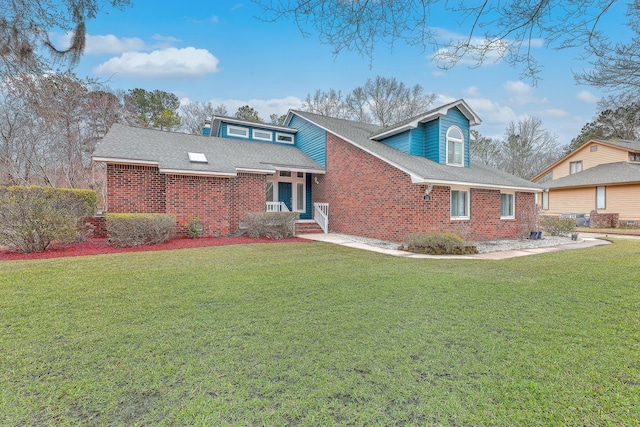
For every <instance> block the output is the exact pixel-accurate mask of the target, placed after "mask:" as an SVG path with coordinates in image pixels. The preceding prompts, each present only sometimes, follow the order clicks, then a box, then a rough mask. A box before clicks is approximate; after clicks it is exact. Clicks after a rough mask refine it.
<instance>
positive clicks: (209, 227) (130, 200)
mask: <svg viewBox="0 0 640 427" xmlns="http://www.w3.org/2000/svg"><path fill="white" fill-rule="evenodd" d="M107 183H108V184H107V209H108V211H109V212H132V213H133V212H140V213H142V212H161V213H170V214H174V215H175V216H176V234H177V235H179V236H185V235H186V234H187V233H186V230H185V228H184V225H185V224H186V223H187V221H189V220H190V219H191V218H194V217H198V218H200V220H201V221H202V223H203V224H204V235H205V236H225V235H228V234H231V233H234V232H236V231H237V230H238V227H239V225H240V221H242V219H243V218H244V215H245V213H247V212H262V211H264V210H265V176H264V175H255V174H238V176H237V177H232V178H217V177H204V176H185V175H164V174H161V173H159V171H158V168H157V167H153V166H133V165H108V167H107Z"/></svg>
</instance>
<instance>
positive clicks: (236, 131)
mask: <svg viewBox="0 0 640 427" xmlns="http://www.w3.org/2000/svg"><path fill="white" fill-rule="evenodd" d="M227 135H229V136H237V137H240V138H249V129H248V128H245V127H240V126H227Z"/></svg>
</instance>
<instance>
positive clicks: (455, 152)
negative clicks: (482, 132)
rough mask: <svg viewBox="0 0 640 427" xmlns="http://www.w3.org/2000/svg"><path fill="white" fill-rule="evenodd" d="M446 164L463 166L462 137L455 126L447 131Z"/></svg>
mask: <svg viewBox="0 0 640 427" xmlns="http://www.w3.org/2000/svg"><path fill="white" fill-rule="evenodd" d="M447 164H448V165H454V166H464V136H463V135H462V131H461V130H460V128H459V127H457V126H451V127H450V128H449V129H448V130H447Z"/></svg>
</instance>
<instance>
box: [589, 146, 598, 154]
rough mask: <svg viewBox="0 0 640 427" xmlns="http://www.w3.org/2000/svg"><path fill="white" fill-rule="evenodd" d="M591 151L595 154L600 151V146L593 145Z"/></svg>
mask: <svg viewBox="0 0 640 427" xmlns="http://www.w3.org/2000/svg"><path fill="white" fill-rule="evenodd" d="M589 150H591V152H592V153H593V152H594V151H598V146H597V145H592V146H591V147H590V148H589Z"/></svg>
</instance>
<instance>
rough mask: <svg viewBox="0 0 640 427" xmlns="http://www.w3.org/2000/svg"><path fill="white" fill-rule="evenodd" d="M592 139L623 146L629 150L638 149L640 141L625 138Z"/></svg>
mask: <svg viewBox="0 0 640 427" xmlns="http://www.w3.org/2000/svg"><path fill="white" fill-rule="evenodd" d="M593 141H596V142H599V143H602V144H611V145H615V146H616V147H620V148H624V149H625V150H629V151H640V141H629V140H625V139H606V140H604V139H603V140H600V139H594V140H593Z"/></svg>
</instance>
